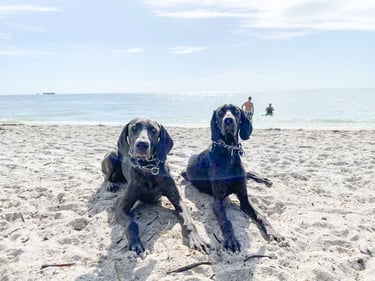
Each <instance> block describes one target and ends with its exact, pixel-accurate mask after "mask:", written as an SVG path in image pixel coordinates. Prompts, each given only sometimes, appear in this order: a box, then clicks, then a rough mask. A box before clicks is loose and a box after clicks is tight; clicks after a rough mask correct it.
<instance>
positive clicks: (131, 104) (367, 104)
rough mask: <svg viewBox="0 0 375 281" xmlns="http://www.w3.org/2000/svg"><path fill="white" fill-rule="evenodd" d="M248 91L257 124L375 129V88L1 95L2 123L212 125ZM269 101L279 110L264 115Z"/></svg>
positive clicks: (242, 98) (246, 95) (297, 127)
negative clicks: (217, 112) (143, 120)
mask: <svg viewBox="0 0 375 281" xmlns="http://www.w3.org/2000/svg"><path fill="white" fill-rule="evenodd" d="M249 95H250V96H252V98H253V102H254V105H255V114H254V117H253V126H254V127H255V128H262V129H264V128H291V129H299V128H301V129H375V89H315V90H294V91H264V92H260V91H259V92H226V93H213V92H209V93H176V94H170V93H153V94H150V93H144V94H142V93H127V94H106V93H103V94H69V95H67V94H66V95H64V94H58V93H57V94H56V95H0V122H1V123H14V122H16V123H18V122H22V123H48V124H110V125H118V124H120V125H123V124H126V123H127V122H128V121H129V120H131V119H133V118H135V117H149V118H153V119H156V120H157V121H159V122H160V123H162V124H164V125H166V126H187V127H208V126H209V124H210V119H211V116H212V112H213V110H214V109H216V108H217V107H218V106H220V105H222V104H224V103H233V104H237V105H239V106H241V105H242V104H243V102H245V101H246V100H247V97H248V96H249ZM269 103H272V105H273V107H274V108H275V112H274V115H273V116H263V114H264V109H265V107H266V106H267V105H268V104H269Z"/></svg>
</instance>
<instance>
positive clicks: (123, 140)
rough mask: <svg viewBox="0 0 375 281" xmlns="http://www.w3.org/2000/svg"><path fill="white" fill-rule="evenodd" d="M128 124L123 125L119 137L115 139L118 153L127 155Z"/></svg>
mask: <svg viewBox="0 0 375 281" xmlns="http://www.w3.org/2000/svg"><path fill="white" fill-rule="evenodd" d="M129 124H130V123H128V124H126V125H125V127H124V128H123V129H122V132H121V134H120V137H119V138H118V141H117V149H118V152H119V154H122V155H128V154H129V148H130V146H129V143H128V127H129Z"/></svg>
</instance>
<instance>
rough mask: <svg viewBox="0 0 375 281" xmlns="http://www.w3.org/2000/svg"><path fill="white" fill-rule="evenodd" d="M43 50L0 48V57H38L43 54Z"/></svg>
mask: <svg viewBox="0 0 375 281" xmlns="http://www.w3.org/2000/svg"><path fill="white" fill-rule="evenodd" d="M45 54H46V53H45V52H40V51H34V50H27V49H17V48H9V49H0V57H1V56H3V57H39V56H42V55H45Z"/></svg>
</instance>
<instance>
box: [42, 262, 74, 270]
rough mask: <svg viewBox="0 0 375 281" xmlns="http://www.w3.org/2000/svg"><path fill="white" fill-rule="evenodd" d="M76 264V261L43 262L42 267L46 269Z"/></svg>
mask: <svg viewBox="0 0 375 281" xmlns="http://www.w3.org/2000/svg"><path fill="white" fill-rule="evenodd" d="M72 265H75V263H74V262H72V263H54V264H43V265H42V266H41V267H40V269H45V268H47V267H66V266H72Z"/></svg>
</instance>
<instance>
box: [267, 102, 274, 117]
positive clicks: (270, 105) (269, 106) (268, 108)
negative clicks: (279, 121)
mask: <svg viewBox="0 0 375 281" xmlns="http://www.w3.org/2000/svg"><path fill="white" fill-rule="evenodd" d="M274 111H275V109H274V108H273V107H272V103H270V104H269V105H268V106H267V107H266V115H270V116H272V115H273V112H274Z"/></svg>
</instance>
